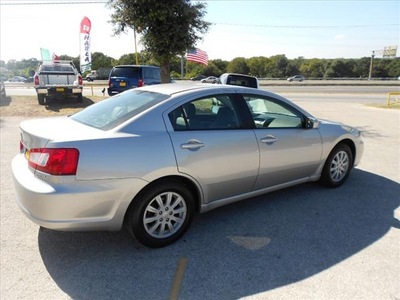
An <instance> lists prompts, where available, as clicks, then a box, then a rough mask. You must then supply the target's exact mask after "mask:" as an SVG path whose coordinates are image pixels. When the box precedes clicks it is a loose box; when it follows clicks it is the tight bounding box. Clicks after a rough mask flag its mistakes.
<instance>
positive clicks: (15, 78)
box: [8, 76, 28, 83]
mask: <svg viewBox="0 0 400 300" xmlns="http://www.w3.org/2000/svg"><path fill="white" fill-rule="evenodd" d="M8 81H9V82H23V83H26V82H28V79H27V78H26V77H23V76H13V77H11V78H9V79H8Z"/></svg>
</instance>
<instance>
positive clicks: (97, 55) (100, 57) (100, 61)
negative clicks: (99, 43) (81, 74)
mask: <svg viewBox="0 0 400 300" xmlns="http://www.w3.org/2000/svg"><path fill="white" fill-rule="evenodd" d="M113 63H114V59H113V58H112V57H110V56H107V55H105V54H103V53H102V52H93V53H92V70H98V69H100V68H111V67H112V66H113Z"/></svg>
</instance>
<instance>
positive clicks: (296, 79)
mask: <svg viewBox="0 0 400 300" xmlns="http://www.w3.org/2000/svg"><path fill="white" fill-rule="evenodd" d="M304 80H305V78H304V76H302V75H294V76H292V77H289V78H288V79H287V81H289V82H292V81H300V82H302V81H304Z"/></svg>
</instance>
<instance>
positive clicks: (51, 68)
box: [41, 65, 74, 73]
mask: <svg viewBox="0 0 400 300" xmlns="http://www.w3.org/2000/svg"><path fill="white" fill-rule="evenodd" d="M41 71H44V72H71V73H73V72H74V69H73V68H72V66H71V65H43V66H42V69H41Z"/></svg>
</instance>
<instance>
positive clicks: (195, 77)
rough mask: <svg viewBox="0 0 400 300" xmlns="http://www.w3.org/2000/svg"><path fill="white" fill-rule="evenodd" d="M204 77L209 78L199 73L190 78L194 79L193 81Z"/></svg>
mask: <svg viewBox="0 0 400 300" xmlns="http://www.w3.org/2000/svg"><path fill="white" fill-rule="evenodd" d="M204 78H207V76H204V75H197V76H194V77H192V78H190V80H192V81H200V80H202V79H204Z"/></svg>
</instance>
